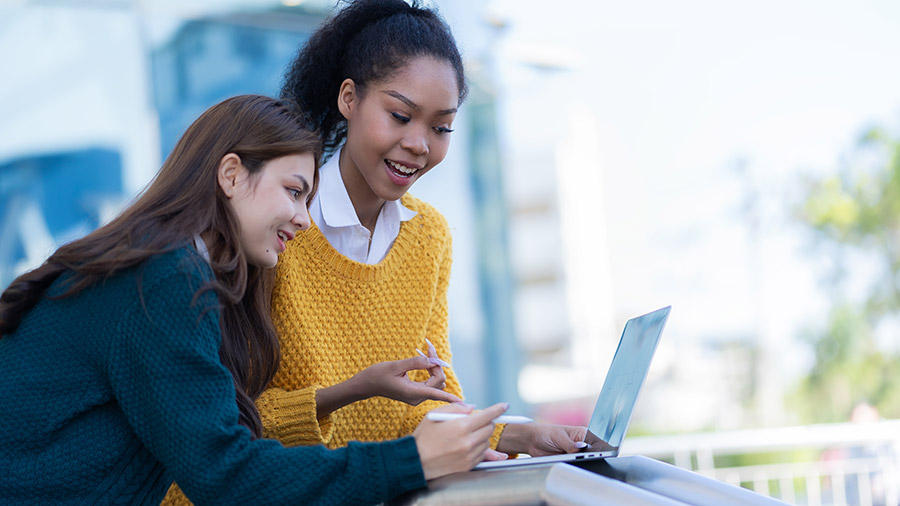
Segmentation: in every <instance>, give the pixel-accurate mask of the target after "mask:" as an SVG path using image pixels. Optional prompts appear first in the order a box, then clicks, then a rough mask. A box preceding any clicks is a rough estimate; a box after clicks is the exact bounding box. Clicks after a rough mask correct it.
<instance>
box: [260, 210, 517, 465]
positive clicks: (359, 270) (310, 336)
mask: <svg viewBox="0 0 900 506" xmlns="http://www.w3.org/2000/svg"><path fill="white" fill-rule="evenodd" d="M401 202H402V203H403V205H404V206H406V207H408V208H409V209H411V210H413V211H415V212H416V213H417V214H416V216H415V217H414V218H413V219H411V220H409V221H406V222H404V223H403V224H402V225H401V227H400V233H399V234H398V236H397V239H396V241H395V242H394V245H393V247H391V249H390V251H389V252H388V254H387V256H386V257H385V258H384V260H382V261H381V262H380V263H378V264H374V265H368V264H363V263H359V262H355V261H353V260H350V259H348V258H347V257H345V256H343V255H341V254H340V253H339V252H338V251H337V250H335V249H334V248H333V247H332V246H331V245H330V244H329V243H328V241H327V240H326V239H325V237H324V236H323V235H322V233H321V232H320V231H319V230H318V228H316V227H315V226H313V227H311V228H310V229H309V230H307V231H306V232H304V233H301V234H299V235H298V236H297V238H295V240H294V241H291V243H290V244H289V246H288V249H287V251H286V252H285V253H284V254H283V255H282V257H281V260H280V262H279V264H278V268H277V269H278V276H277V281H276V286H275V292H274V296H273V310H272V317H273V320H274V322H275V326H276V329H277V330H278V334H279V339H280V341H281V352H282V361H281V367H280V368H279V370H278V373H277V374H276V376H275V378H274V379H273V381H272V383H271V384H270V386H271V388H269V389H268V390H267V391H266V392H264V393H263V395H262V396H260V398H259V400H258V401H257V407H258V408H259V411H260V414H261V416H262V420H263V425H264V433H265V435H266V436H267V437H272V438H276V439H278V440H280V441H281V442H283V443H284V444H286V445H289V446H293V445H314V444H324V445H325V446H327V447H328V448H339V447H343V446H346V445H347V444H348V443H349V442H350V441H384V440H389V439H394V438H398V437H402V436H406V435H409V434H411V433H412V432H413V430H414V429H415V428H416V426H417V425H418V424H419V422H421V420H422V418H423V417H424V416H425V413H427V412H428V411H431V410H432V409H434V408H436V407H438V406H440V405H442V404H443V403H442V402H438V401H425V402H423V403H421V404H419V405H418V406H410V405H408V404H406V403H403V402H400V401H395V400H391V399H387V398H384V397H373V398H370V399H366V400H363V401H359V402H354V403H353V404H350V405H348V406H345V407H343V408H341V409H339V410H337V411H335V412H333V413H331V414H330V415H328V416H326V417H324V418H322V419H317V417H316V402H315V399H316V390H318V389H319V388H324V387H328V386H331V385H334V384H337V383H340V382H342V381H345V380H347V379H349V378H350V377H352V376H353V375H355V374H356V373H358V372H359V371H361V370H363V369H365V368H366V367H368V366H370V365H372V364H375V363H378V362H385V361H392V360H401V359H405V358H409V357H413V356H416V349H417V348H418V349H420V350H427V349H428V345H427V344H426V342H425V339H426V338H427V339H429V340H430V341H431V342H432V343H433V344H434V346H435V348H436V350H437V354H438V356H439V357H441V358H442V359H444V360H446V361H448V362H450V361H451V357H452V354H451V351H450V342H449V340H448V329H447V286H448V283H449V280H450V264H451V259H452V247H451V235H450V228H449V226H448V225H447V221H446V220H445V219H444V217H443V216H442V215H441V214H440V213H439V212H438V211H437V210H436V209H434V208H433V207H432V206H430V205H429V204H427V203H425V202H423V201H421V200H419V199H417V198H415V197H413V196H412V195H410V194H408V193H407V194H406V195H404V196H403V198H402V201H401ZM444 374H445V375H446V377H447V381H446V387H445V390H446V391H448V392H450V393H452V394H455V395H456V396H458V397H460V398H462V397H463V393H462V388H460V384H459V380H458V378H457V376H456V373H455V372H454V371H453V368H452V367H450V368H444ZM410 377H411V379H412V380H414V381H423V380H425V379H427V378H428V373H427V371H415V372H413V373H410ZM501 431H502V427H498V428H497V430H496V431H495V433H494V436H493V438H492V447H495V448H496V446H497V441H498V440H499V437H500V433H501Z"/></svg>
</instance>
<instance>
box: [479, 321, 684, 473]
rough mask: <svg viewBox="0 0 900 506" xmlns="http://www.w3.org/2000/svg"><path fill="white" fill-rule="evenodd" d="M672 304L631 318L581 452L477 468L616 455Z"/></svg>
mask: <svg viewBox="0 0 900 506" xmlns="http://www.w3.org/2000/svg"><path fill="white" fill-rule="evenodd" d="M671 308H672V306H667V307H664V308H662V309H658V310H656V311H653V312H652V313H647V314H645V315H643V316H638V317H636V318H632V319H630V320H628V322H627V323H626V324H625V330H624V331H622V337H621V339H619V347H618V348H616V354H615V355H614V356H613V359H612V362H611V363H610V365H609V372H607V373H606V379H605V380H604V381H603V388H602V389H601V390H600V397H599V398H598V399H597V404H596V406H595V407H594V414H593V415H592V416H591V421H590V423H589V424H588V432H587V437H586V438H585V442H586V443H588V444H590V445H591V446H590V447H589V448H585V449H584V450H582V451H581V452H578V453H568V454H564V455H548V456H546V457H524V458H518V459H508V460H496V461H489V462H482V463H480V464H478V465H477V466H475V469H495V468H503V467H512V466H527V465H534V464H544V463H547V462H570V461H576V460H593V459H605V458H607V457H615V456H617V455H618V454H619V446H620V445H621V444H622V440H623V439H624V438H625V430H626V429H628V424H629V423H630V422H631V414H632V413H633V412H634V405H635V403H636V402H637V397H638V393H639V392H640V390H641V386H642V385H643V384H644V379H645V378H646V377H647V372H648V371H649V370H650V361H651V360H652V359H653V353H654V352H655V351H656V345H657V344H658V343H659V337H660V335H662V331H663V327H664V326H665V324H666V320H667V319H668V318H669V310H670V309H671Z"/></svg>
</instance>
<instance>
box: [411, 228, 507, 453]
mask: <svg viewBox="0 0 900 506" xmlns="http://www.w3.org/2000/svg"><path fill="white" fill-rule="evenodd" d="M452 258H453V247H452V242H451V239H450V236H449V233H448V235H447V240H446V245H445V248H444V250H443V251H442V252H441V255H440V256H439V257H438V262H439V263H440V266H439V270H438V273H439V274H438V279H437V285H436V287H435V299H434V307H433V308H432V311H431V316H430V318H429V319H428V324H427V327H426V330H425V332H426V337H427V338H428V340H429V341H431V344H433V345H434V348H435V350H436V351H437V354H438V357H440V358H442V359H444V360H446V361H447V362H450V363H451V364H452V363H453V360H452V353H451V352H450V337H449V330H448V315H449V311H448V304H447V289H448V287H449V285H450V267H451V263H452ZM422 346H425V343H424V342H423V343H422ZM423 349H427V347H425V348H423ZM444 374H445V375H446V377H447V381H446V384H445V386H444V391H446V392H450V393H451V394H453V395H455V396H457V397H459V398H460V399H464V398H465V397H464V396H463V391H462V386H461V385H460V384H459V378H458V377H457V376H456V372H455V371H454V370H453V368H452V367H451V368H444ZM411 377H412V379H413V380H414V381H424V380H425V379H427V373H425V372H424V371H416V372H414V373H411ZM444 404H445V403H444V402H441V401H425V402H422V403H420V404H419V405H418V406H410V407H409V409H407V411H406V413H405V415H404V417H403V420H402V421H401V424H400V433H399V434H398V436H405V435H407V434H412V432H413V431H414V430H415V429H416V427H417V426H418V425H419V423H420V422H421V421H422V419H423V418H425V414H427V413H428V412H429V411H431V410H433V409H435V408H437V407H439V406H443V405H444ZM505 426H506V425H499V424H498V425H497V426H496V428H495V429H494V434H493V435H492V436H491V448H494V449H496V448H497V444H498V443H499V442H500V434H502V433H503V428H504V427H505Z"/></svg>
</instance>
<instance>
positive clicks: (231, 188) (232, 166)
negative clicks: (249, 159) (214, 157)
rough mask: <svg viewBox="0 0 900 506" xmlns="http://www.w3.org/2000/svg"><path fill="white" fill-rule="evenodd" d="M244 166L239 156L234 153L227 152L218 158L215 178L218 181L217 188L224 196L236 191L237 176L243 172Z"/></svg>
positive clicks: (229, 196) (232, 194) (231, 195)
mask: <svg viewBox="0 0 900 506" xmlns="http://www.w3.org/2000/svg"><path fill="white" fill-rule="evenodd" d="M243 170H244V166H243V165H242V164H241V157H239V156H238V155H236V154H234V153H228V154H227V155H225V156H223V157H222V159H221V160H219V168H218V170H217V171H216V179H217V180H218V181H219V188H221V189H222V193H224V194H225V196H226V197H228V198H231V197H233V196H234V192H235V191H237V182H238V177H239V176H240V175H241V172H243Z"/></svg>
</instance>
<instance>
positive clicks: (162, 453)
mask: <svg viewBox="0 0 900 506" xmlns="http://www.w3.org/2000/svg"><path fill="white" fill-rule="evenodd" d="M139 273H140V275H139ZM211 276H212V273H211V270H210V269H209V266H208V265H207V264H206V263H205V261H204V260H203V259H202V258H201V257H200V256H199V255H198V254H197V253H196V252H195V251H194V250H193V249H192V248H183V249H180V250H176V251H174V252H171V253H168V254H164V255H159V256H157V257H154V258H153V259H151V260H148V261H147V262H145V263H144V264H143V265H142V266H140V267H137V268H134V269H129V270H127V271H123V272H122V273H120V274H117V275H115V276H113V277H111V278H110V279H108V280H106V281H105V282H102V283H99V284H97V285H95V286H93V287H91V288H88V289H86V290H84V291H82V292H81V293H80V294H78V295H77V296H74V297H67V298H62V299H56V300H52V299H50V298H49V297H47V296H45V297H44V298H43V300H41V302H40V303H38V305H37V306H35V308H34V309H33V310H32V311H31V312H29V313H28V314H27V315H26V316H25V318H23V320H22V324H21V325H20V326H19V328H18V330H17V331H16V332H15V333H13V334H11V335H9V336H5V337H3V338H2V339H0V504H4V505H6V504H159V502H160V501H161V500H162V497H163V496H164V495H165V492H166V489H167V488H168V486H169V485H170V483H171V482H172V480H173V479H174V480H176V481H177V482H178V484H179V485H180V486H181V488H182V489H183V490H184V492H185V493H186V494H187V496H188V498H190V499H191V500H192V501H193V502H194V503H195V504H198V505H203V504H216V505H227V504H294V505H297V504H366V503H377V502H381V501H384V500H387V499H388V498H390V497H392V496H394V495H397V494H399V493H401V492H405V491H407V490H411V489H415V488H419V487H423V486H425V479H424V476H423V474H422V467H421V463H420V462H419V456H418V453H417V451H416V446H415V441H414V440H413V439H412V438H411V437H406V438H403V439H400V440H397V441H391V442H386V443H351V444H350V446H348V447H347V448H342V449H339V450H326V449H325V448H323V447H321V446H316V447H296V448H285V447H283V446H282V445H281V444H280V443H278V442H275V441H270V440H257V441H251V438H250V432H249V431H248V430H247V429H246V428H244V427H242V426H240V425H239V424H238V409H237V405H236V403H235V400H234V396H235V392H234V388H233V386H232V379H231V375H230V373H229V372H228V370H227V369H225V367H224V366H222V364H221V363H220V361H219V355H218V349H219V341H220V335H219V324H218V309H217V300H216V296H215V294H213V293H212V292H210V291H207V292H205V293H204V295H203V296H201V297H200V298H199V299H198V300H197V301H196V302H195V303H193V304H192V299H193V297H194V294H195V292H196V291H197V289H198V288H199V287H200V286H201V285H202V284H203V282H204V281H205V280H208V279H210V277H211ZM63 278H65V276H62V277H61V279H60V280H57V282H56V283H54V285H53V286H52V287H51V288H50V290H49V291H48V293H47V295H52V294H59V293H61V292H62V286H61V283H62V281H64V279H63ZM141 294H142V295H143V297H141Z"/></svg>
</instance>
